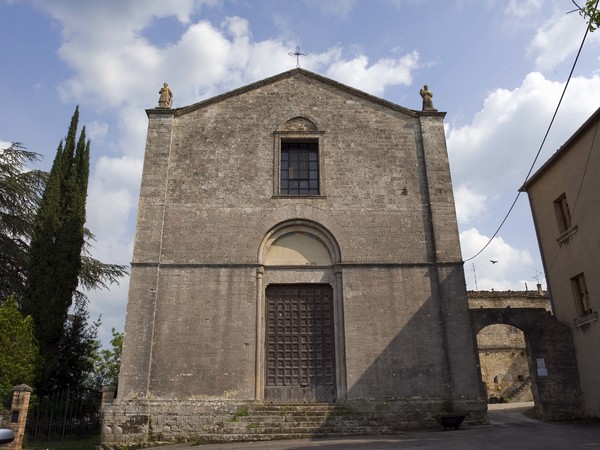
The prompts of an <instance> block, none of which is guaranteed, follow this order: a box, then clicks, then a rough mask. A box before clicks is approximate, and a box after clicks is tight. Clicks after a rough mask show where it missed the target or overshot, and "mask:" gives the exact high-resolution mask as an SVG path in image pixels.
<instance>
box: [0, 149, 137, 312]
mask: <svg viewBox="0 0 600 450" xmlns="http://www.w3.org/2000/svg"><path fill="white" fill-rule="evenodd" d="M40 157H41V155H39V154H38V153H35V152H31V151H28V150H27V149H26V148H25V147H24V146H23V145H22V144H21V143H18V142H15V143H13V144H11V145H10V147H8V148H4V149H0V303H2V301H3V300H4V299H5V298H7V297H8V296H9V295H14V297H15V299H16V300H17V303H18V304H21V299H22V298H23V295H24V291H25V286H26V281H27V265H28V261H29V243H30V240H31V236H32V234H33V230H34V224H35V218H36V213H37V210H38V208H39V205H40V201H41V199H42V194H43V192H44V188H45V186H46V180H47V179H48V174H47V173H46V172H44V171H41V170H27V165H28V164H34V163H35V162H37V161H39V159H40ZM93 241H94V235H93V234H92V233H91V232H90V231H89V230H88V229H85V245H84V247H83V249H82V252H81V272H80V274H79V287H80V289H78V290H77V291H76V292H75V298H76V301H77V303H81V304H84V303H87V296H86V295H85V293H84V291H83V290H81V288H83V289H85V290H92V289H97V288H104V289H107V288H108V287H109V285H111V284H113V283H117V282H118V281H119V279H120V278H121V277H122V276H124V275H126V274H127V268H126V266H122V265H118V264H106V263H103V262H101V261H98V260H97V259H94V258H92V257H91V255H90V253H89V248H90V247H91V242H93Z"/></svg>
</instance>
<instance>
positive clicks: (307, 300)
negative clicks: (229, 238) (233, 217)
mask: <svg viewBox="0 0 600 450" xmlns="http://www.w3.org/2000/svg"><path fill="white" fill-rule="evenodd" d="M259 261H260V263H261V267H260V268H259V274H258V275H259V280H258V281H259V282H258V283H257V285H258V291H259V292H258V300H259V317H258V320H257V324H258V327H259V329H258V330H257V332H258V336H259V340H258V346H257V386H256V391H257V392H256V394H257V398H258V399H262V400H264V401H266V402H271V403H334V402H337V401H339V400H340V399H343V398H344V397H345V393H346V384H345V367H344V365H343V360H344V358H343V355H344V346H343V342H344V339H343V335H344V334H343V312H342V298H341V297H342V296H341V292H342V289H341V276H342V274H341V271H339V270H336V265H337V264H338V263H339V261H340V253H339V249H338V247H337V243H336V241H335V239H334V238H333V236H332V235H331V234H330V233H329V232H328V231H327V230H326V229H325V228H324V227H322V226H320V225H318V224H316V223H314V222H308V221H304V220H295V221H291V222H286V223H283V224H280V225H278V226H276V227H274V228H273V229H272V230H271V231H270V232H269V233H268V234H267V236H266V237H265V239H264V240H263V242H262V244H261V247H260V251H259Z"/></svg>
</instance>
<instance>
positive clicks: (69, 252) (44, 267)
mask: <svg viewBox="0 0 600 450" xmlns="http://www.w3.org/2000/svg"><path fill="white" fill-rule="evenodd" d="M78 122H79V108H78V107H77V108H76V109H75V113H74V114H73V117H72V119H71V124H70V126H69V131H68V133H67V136H66V138H65V140H64V143H63V142H61V143H60V144H59V146H58V149H57V151H56V157H55V158H54V162H53V164H52V169H51V170H50V174H49V176H48V182H47V184H46V189H45V191H44V194H43V196H42V201H41V203H40V207H39V209H38V213H37V217H36V221H35V225H34V231H33V234H32V238H31V244H30V251H29V265H28V270H27V287H26V291H25V295H24V298H23V304H22V310H23V313H24V314H25V315H31V316H32V317H33V319H34V323H35V330H36V337H37V339H38V341H39V344H40V353H41V355H42V356H43V358H44V369H43V373H42V379H41V381H40V384H39V386H38V387H39V388H40V389H41V390H44V389H45V388H46V386H47V382H48V380H49V379H51V378H52V374H53V373H54V372H55V371H56V369H57V366H58V362H59V349H60V348H61V341H62V339H63V337H64V335H65V324H66V322H67V318H68V314H69V308H70V307H71V306H72V304H73V298H74V294H75V292H76V289H77V285H78V280H79V275H80V272H81V252H82V247H83V245H84V234H85V228H84V224H85V203H86V197H87V185H88V176H89V150H90V143H89V141H86V137H85V127H84V128H83V129H82V131H81V134H80V136H79V139H77V126H78Z"/></svg>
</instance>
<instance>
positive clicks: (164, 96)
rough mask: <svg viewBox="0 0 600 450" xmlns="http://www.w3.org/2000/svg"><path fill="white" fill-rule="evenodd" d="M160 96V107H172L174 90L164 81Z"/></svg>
mask: <svg viewBox="0 0 600 450" xmlns="http://www.w3.org/2000/svg"><path fill="white" fill-rule="evenodd" d="M158 93H159V94H160V97H158V107H159V108H171V107H172V106H173V92H171V89H169V85H168V84H167V83H163V87H162V88H161V89H160V91H158Z"/></svg>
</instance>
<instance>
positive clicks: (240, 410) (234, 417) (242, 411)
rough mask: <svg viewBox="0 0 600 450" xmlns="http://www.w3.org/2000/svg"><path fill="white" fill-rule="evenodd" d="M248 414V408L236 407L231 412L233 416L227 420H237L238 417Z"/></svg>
mask: <svg viewBox="0 0 600 450" xmlns="http://www.w3.org/2000/svg"><path fill="white" fill-rule="evenodd" d="M249 415H250V413H249V412H248V410H247V409H246V408H242V409H238V410H237V411H236V412H235V413H234V414H233V417H232V418H231V419H229V420H228V421H227V422H237V421H238V419H239V418H240V417H247V416H249Z"/></svg>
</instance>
